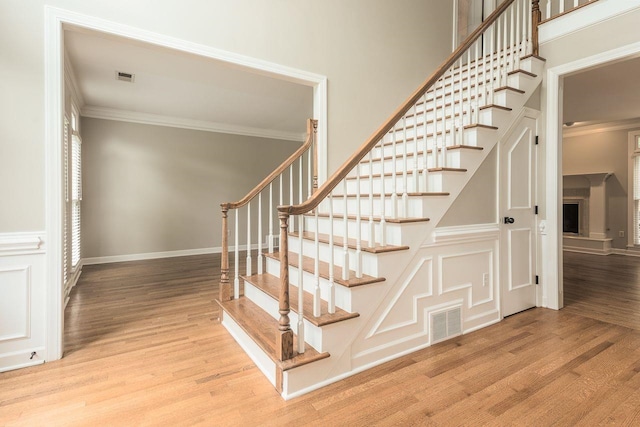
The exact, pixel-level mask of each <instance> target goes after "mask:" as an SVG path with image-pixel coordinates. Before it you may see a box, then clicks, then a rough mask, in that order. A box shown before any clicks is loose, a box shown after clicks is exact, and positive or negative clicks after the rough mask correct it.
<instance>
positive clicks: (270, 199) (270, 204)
mask: <svg viewBox="0 0 640 427" xmlns="http://www.w3.org/2000/svg"><path fill="white" fill-rule="evenodd" d="M273 237H274V236H273V181H271V182H270V183H269V242H268V245H269V253H270V254H272V253H273Z"/></svg>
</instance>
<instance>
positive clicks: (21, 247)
mask: <svg viewBox="0 0 640 427" xmlns="http://www.w3.org/2000/svg"><path fill="white" fill-rule="evenodd" d="M44 235H45V233H44V232H37V233H33V232H29V233H1V234H0V372H2V371H7V370H11V369H17V368H22V367H26V366H31V365H36V364H39V363H42V362H43V361H44V354H45V351H44V350H45V333H46V331H45V326H46V325H45V309H46V306H45V298H46V291H47V289H46V277H45V273H46V272H45V266H46V263H45V249H44V243H43V241H44ZM34 352H35V354H33V353H34Z"/></svg>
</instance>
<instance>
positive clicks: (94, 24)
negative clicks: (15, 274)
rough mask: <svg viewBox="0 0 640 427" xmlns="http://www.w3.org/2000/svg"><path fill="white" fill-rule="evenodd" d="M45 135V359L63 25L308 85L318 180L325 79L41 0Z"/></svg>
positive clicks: (54, 355)
mask: <svg viewBox="0 0 640 427" xmlns="http://www.w3.org/2000/svg"><path fill="white" fill-rule="evenodd" d="M45 24H46V26H45V34H46V37H45V40H46V41H45V69H46V73H45V75H46V76H47V78H46V81H45V128H46V129H48V132H47V134H46V135H45V147H46V159H45V163H46V169H47V172H46V182H47V184H46V208H47V209H46V210H47V214H46V215H47V218H46V219H47V225H46V233H47V234H46V237H47V245H48V250H47V287H48V291H47V301H46V314H45V318H46V322H44V323H45V324H46V331H45V336H46V356H45V358H46V360H48V361H51V360H56V359H60V358H61V357H62V354H63V350H64V343H63V334H64V300H63V292H62V290H63V289H62V288H63V283H62V281H63V280H62V277H63V273H62V254H63V250H62V249H63V245H62V235H63V232H62V231H63V221H62V218H63V215H62V212H63V211H62V199H63V186H62V183H63V179H62V177H63V172H64V168H63V162H62V155H61V153H62V147H63V143H62V141H63V119H64V76H65V73H64V55H63V54H64V31H65V28H67V27H74V28H80V29H84V30H89V31H97V32H101V33H106V34H110V35H112V36H117V37H124V38H127V39H130V40H133V41H135V42H142V43H149V44H152V45H156V46H160V47H163V48H169V49H173V50H176V51H180V52H182V53H186V54H193V55H197V56H200V57H204V58H209V59H213V60H218V61H223V62H226V63H229V64H233V65H234V66H237V67H240V68H244V69H248V70H252V71H253V72H255V73H257V74H260V75H263V76H270V77H273V78H276V79H280V80H285V81H289V82H295V83H297V84H302V85H306V86H310V87H311V88H312V89H313V115H314V117H315V118H317V119H318V121H319V129H318V152H319V159H320V164H319V180H320V181H323V180H325V179H326V173H327V165H326V158H327V156H326V150H327V147H326V134H327V132H326V124H327V79H326V77H324V76H321V75H317V74H313V73H309V72H306V71H303V70H296V69H292V68H289V67H284V66H281V65H279V64H274V63H269V62H266V61H263V60H258V59H254V58H250V57H245V56H241V55H237V54H233V53H230V52H226V51H221V50H219V49H216V48H213V47H209V46H205V45H197V44H195V43H191V42H187V41H184V40H180V39H175V38H172V37H169V36H164V35H161V34H157V33H152V32H149V31H146V30H142V29H137V28H133V27H130V26H127V25H123V24H119V23H115V22H109V21H105V20H102V19H96V18H94V17H91V16H86V15H81V14H78V13H75V12H69V11H66V10H63V9H59V8H54V7H50V6H45Z"/></svg>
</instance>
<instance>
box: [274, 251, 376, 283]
mask: <svg viewBox="0 0 640 427" xmlns="http://www.w3.org/2000/svg"><path fill="white" fill-rule="evenodd" d="M264 256H265V257H267V258H271V259H274V260H277V261H280V255H279V252H273V253H267V254H264ZM305 261H306V263H305ZM311 262H313V259H312V258H309V257H307V256H303V263H302V269H303V271H305V272H306V273H310V274H313V273H314V271H313V268H312V267H310V266H309V264H310V263H311ZM305 264H306V265H305ZM289 265H290V266H291V267H294V268H298V265H299V263H298V254H296V253H294V252H289ZM328 268H329V267H328V264H327V263H326V262H324V261H320V277H321V278H323V279H325V280H329V273H328V272H327V271H325V270H328ZM333 268H334V272H333V281H334V283H336V284H338V285H340V286H344V287H346V288H353V287H356V286H363V285H370V284H373V283H380V282H384V281H385V280H387V279H385V278H384V277H373V276H369V275H368V274H363V275H362V277H361V278H357V277H355V272H354V271H353V270H349V279H347V280H342V267H340V266H338V265H334V266H333Z"/></svg>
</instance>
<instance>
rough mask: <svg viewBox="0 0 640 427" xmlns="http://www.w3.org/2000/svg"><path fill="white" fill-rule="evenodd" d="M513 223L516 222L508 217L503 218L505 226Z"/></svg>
mask: <svg viewBox="0 0 640 427" xmlns="http://www.w3.org/2000/svg"><path fill="white" fill-rule="evenodd" d="M514 222H516V220H515V219H513V218H511V217H510V216H505V217H504V223H505V224H513V223H514Z"/></svg>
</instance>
